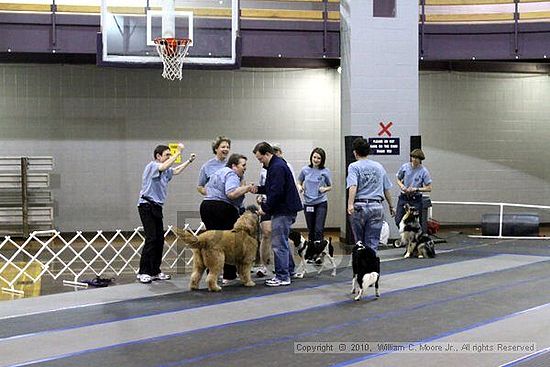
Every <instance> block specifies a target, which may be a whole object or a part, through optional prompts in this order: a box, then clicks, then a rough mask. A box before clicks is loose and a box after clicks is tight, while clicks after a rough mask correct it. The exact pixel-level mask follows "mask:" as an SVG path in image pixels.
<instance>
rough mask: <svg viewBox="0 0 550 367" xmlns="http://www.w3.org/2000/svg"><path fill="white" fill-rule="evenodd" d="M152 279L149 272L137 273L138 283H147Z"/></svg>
mask: <svg viewBox="0 0 550 367" xmlns="http://www.w3.org/2000/svg"><path fill="white" fill-rule="evenodd" d="M152 280H153V278H151V276H150V275H149V274H140V275H139V282H140V283H143V284H148V283H151V281H152Z"/></svg>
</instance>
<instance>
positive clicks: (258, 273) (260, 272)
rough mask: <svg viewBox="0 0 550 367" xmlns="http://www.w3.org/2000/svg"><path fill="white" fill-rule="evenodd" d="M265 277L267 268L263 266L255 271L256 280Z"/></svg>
mask: <svg viewBox="0 0 550 367" xmlns="http://www.w3.org/2000/svg"><path fill="white" fill-rule="evenodd" d="M266 275H267V268H266V267H265V266H260V267H258V270H256V276H257V277H258V278H263V277H265V276H266Z"/></svg>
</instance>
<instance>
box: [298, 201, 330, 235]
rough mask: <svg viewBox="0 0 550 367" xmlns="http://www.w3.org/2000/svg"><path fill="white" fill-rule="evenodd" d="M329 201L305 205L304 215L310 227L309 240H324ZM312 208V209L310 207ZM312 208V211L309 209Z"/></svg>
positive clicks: (308, 227)
mask: <svg viewBox="0 0 550 367" xmlns="http://www.w3.org/2000/svg"><path fill="white" fill-rule="evenodd" d="M327 207H328V205H327V202H326V201H323V202H322V203H319V204H315V205H307V204H306V205H304V216H305V217H306V224H307V229H308V232H309V233H308V238H307V239H308V240H310V241H322V240H323V234H324V232H325V220H326V219H327ZM310 208H312V209H310ZM308 210H312V211H308Z"/></svg>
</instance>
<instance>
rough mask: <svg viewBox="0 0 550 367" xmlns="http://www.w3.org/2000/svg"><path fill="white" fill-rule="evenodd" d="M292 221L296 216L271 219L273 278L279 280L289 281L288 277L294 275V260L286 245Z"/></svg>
mask: <svg viewBox="0 0 550 367" xmlns="http://www.w3.org/2000/svg"><path fill="white" fill-rule="evenodd" d="M294 221H296V214H294V215H273V216H272V217H271V247H273V255H274V256H273V257H274V259H275V276H276V277H277V279H280V280H290V276H291V275H292V274H294V258H293V257H292V251H290V246H289V244H288V235H289V233H290V226H291V225H292V224H293V223H294Z"/></svg>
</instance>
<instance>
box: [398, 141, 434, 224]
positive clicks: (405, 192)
mask: <svg viewBox="0 0 550 367" xmlns="http://www.w3.org/2000/svg"><path fill="white" fill-rule="evenodd" d="M410 157H411V159H410V162H408V163H405V164H403V165H402V166H401V168H399V171H397V174H396V176H397V184H398V185H399V188H400V189H401V194H400V195H399V199H398V201H397V213H396V214H395V224H397V226H398V227H399V223H401V219H403V216H404V215H405V204H409V205H411V206H414V207H415V208H417V209H418V211H419V212H420V213H422V193H423V192H430V191H432V177H431V176H430V172H429V171H428V169H427V168H426V167H424V166H423V165H422V161H423V160H424V159H426V156H424V152H422V150H421V149H415V150H413V151H412V152H411V154H410ZM421 223H422V222H421Z"/></svg>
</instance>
